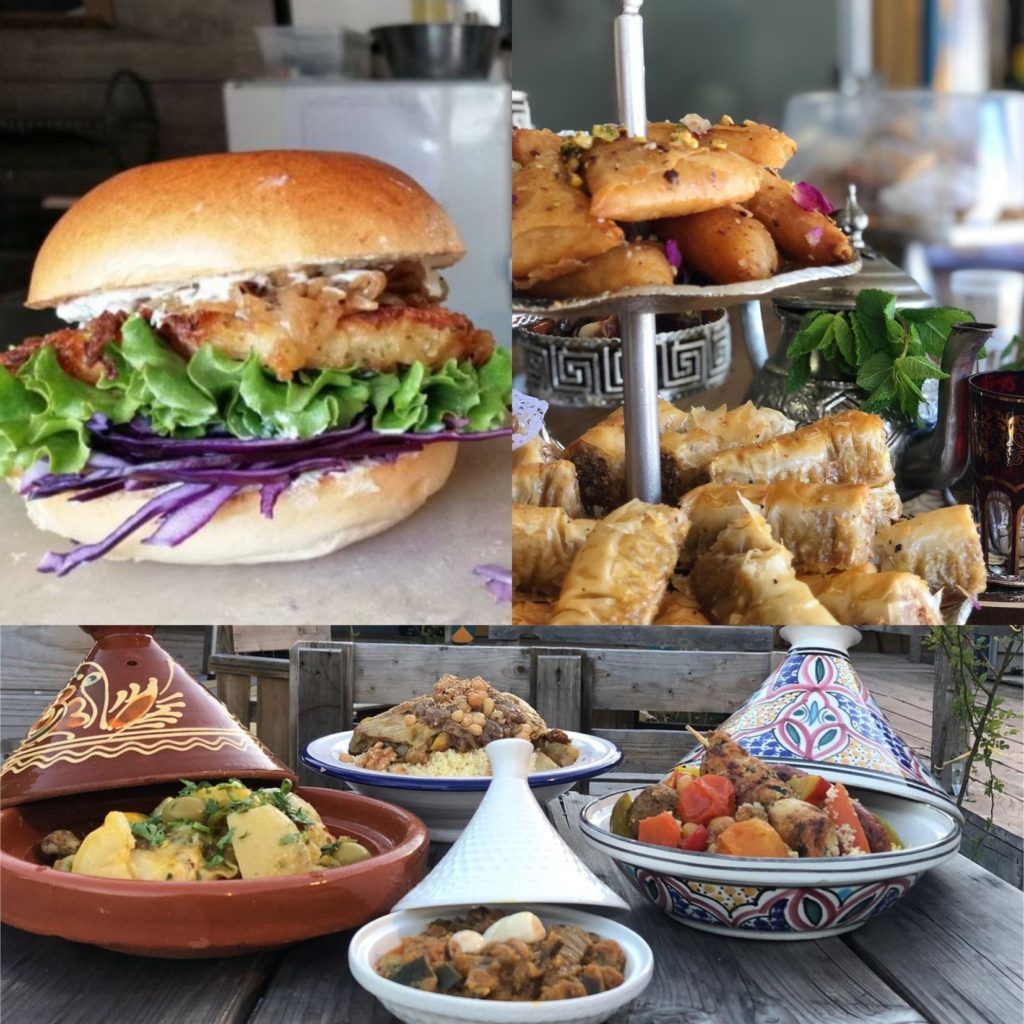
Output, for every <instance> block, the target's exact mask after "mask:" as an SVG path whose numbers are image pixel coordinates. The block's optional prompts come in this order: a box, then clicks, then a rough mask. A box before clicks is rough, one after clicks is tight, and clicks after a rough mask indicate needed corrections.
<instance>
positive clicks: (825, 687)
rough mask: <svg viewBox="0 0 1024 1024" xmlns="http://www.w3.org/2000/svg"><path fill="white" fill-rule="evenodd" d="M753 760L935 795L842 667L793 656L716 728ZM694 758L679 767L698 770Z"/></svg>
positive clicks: (834, 661)
mask: <svg viewBox="0 0 1024 1024" xmlns="http://www.w3.org/2000/svg"><path fill="white" fill-rule="evenodd" d="M723 728H724V729H726V730H727V731H728V732H729V734H730V735H731V736H732V737H733V739H735V740H737V741H738V742H739V743H740V744H741V745H742V746H743V747H744V748H745V749H746V750H748V751H749V752H750V753H751V754H753V755H755V756H756V757H762V758H766V759H768V760H772V761H780V760H803V761H814V762H820V763H822V764H832V765H843V766H847V767H851V768H861V769H866V770H868V771H874V772H880V773H882V774H884V775H892V776H895V777H897V778H901V779H909V780H911V781H913V782H917V783H919V784H920V785H923V786H928V787H934V785H935V783H934V780H932V779H931V777H930V776H929V775H928V774H927V773H926V772H925V770H924V769H923V768H922V767H921V764H920V763H919V762H918V760H917V758H916V757H915V756H914V753H913V751H911V749H910V748H909V747H908V746H907V744H906V742H904V740H902V739H901V738H900V737H899V736H898V735H897V734H896V733H895V732H894V731H893V729H892V727H891V726H890V725H889V723H888V722H887V721H886V720H885V716H884V715H883V714H882V711H881V709H880V708H879V707H878V705H877V704H876V703H875V701H874V699H873V698H872V696H871V694H870V693H868V690H867V687H865V686H864V684H863V683H862V682H861V680H860V679H859V678H858V676H857V674H856V672H854V671H853V666H852V665H851V664H850V662H849V660H848V659H847V658H846V657H844V656H842V655H840V654H834V653H831V652H827V651H808V650H794V651H791V652H790V655H789V657H788V658H786V660H785V661H784V662H783V663H782V664H781V665H780V666H779V668H778V669H776V671H775V672H773V673H772V675H770V676H769V677H768V679H767V680H766V681H765V682H764V683H763V684H762V685H761V687H760V688H759V689H758V690H757V692H756V693H754V695H753V696H752V697H751V698H750V699H749V700H748V701H747V702H746V704H744V705H743V707H742V708H740V710H739V711H737V712H736V714H734V715H733V716H732V717H731V718H730V719H729V720H728V722H726V723H725V725H724V726H723ZM702 753H703V752H702V751H701V750H700V749H699V748H698V749H697V750H695V751H694V752H693V753H692V754H691V755H690V756H689V757H688V758H687V759H686V761H684V763H690V762H697V761H699V760H700V758H701V756H702Z"/></svg>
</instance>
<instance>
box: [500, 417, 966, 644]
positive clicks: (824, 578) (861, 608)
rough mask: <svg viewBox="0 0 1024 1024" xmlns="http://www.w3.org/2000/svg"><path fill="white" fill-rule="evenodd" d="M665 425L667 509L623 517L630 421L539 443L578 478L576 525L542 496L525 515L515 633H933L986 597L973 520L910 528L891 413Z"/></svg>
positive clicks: (519, 529)
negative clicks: (606, 629)
mask: <svg viewBox="0 0 1024 1024" xmlns="http://www.w3.org/2000/svg"><path fill="white" fill-rule="evenodd" d="M658 420H659V430H660V451H661V484H662V497H663V501H664V504H661V505H649V504H645V503H644V502H640V501H632V502H629V503H625V490H626V483H625V479H626V445H625V424H624V418H623V413H622V410H621V409H617V410H615V411H614V412H613V413H612V414H611V415H609V416H608V417H606V418H605V419H604V420H602V421H601V422H600V423H598V424H596V425H595V426H594V427H592V428H590V429H589V430H587V431H586V432H585V433H584V434H583V435H581V436H580V437H578V438H577V439H576V440H575V441H572V442H570V444H569V445H568V446H567V447H566V448H565V449H564V450H563V449H559V448H558V447H557V445H556V444H555V443H554V442H551V441H546V442H545V444H544V445H537V446H534V447H535V448H536V453H535V455H533V456H529V457H531V458H532V457H536V458H547V459H550V460H555V461H552V462H551V463H550V464H551V465H558V466H563V467H566V466H572V467H573V469H574V471H575V475H576V479H575V483H576V485H577V487H576V490H575V491H574V492H573V493H574V496H576V495H578V498H579V511H578V512H577V513H575V514H574V513H573V512H571V511H570V510H569V508H568V507H566V506H565V505H563V504H561V503H560V502H559V501H557V500H551V501H550V502H547V501H545V499H544V496H543V494H542V493H541V494H537V493H534V494H531V495H530V501H531V503H530V504H522V505H518V506H516V507H515V508H514V510H513V514H512V522H513V529H512V572H513V584H514V591H515V592H514V595H513V618H514V621H515V623H516V624H517V625H548V624H550V625H596V624H602V625H614V624H631V625H632V624H636V625H649V624H652V623H653V624H657V625H704V624H714V625H721V624H729V625H773V626H774V625H799V624H818V623H825V624H832V623H836V622H840V623H845V624H848V625H858V624H860V625H865V624H869V625H926V624H932V623H940V622H956V621H958V620H959V618H960V617H961V616H962V615H963V614H964V611H965V609H964V604H965V601H967V600H969V599H971V598H973V597H974V596H975V595H977V594H978V593H980V592H981V591H982V590H983V589H984V587H985V579H986V577H985V564H984V558H983V556H982V552H981V544H980V540H979V538H978V530H977V527H976V525H975V523H974V518H973V516H972V513H971V509H970V507H969V506H966V505H959V506H954V507H952V508H946V509H939V510H937V511H934V512H925V513H922V514H920V515H917V516H914V517H913V518H910V519H906V520H901V519H900V517H901V515H902V514H903V508H902V504H901V502H900V497H899V494H898V492H897V490H896V486H895V483H894V479H893V470H892V463H891V461H890V455H889V448H888V446H887V444H886V437H885V426H884V424H883V422H882V420H881V419H880V418H879V417H878V416H874V415H872V414H870V413H864V412H860V411H858V410H845V411H843V412H840V413H836V414H834V415H832V416H827V417H825V418H823V419H821V420H819V421H817V422H816V423H811V424H808V425H806V426H803V427H800V428H798V429H796V425H795V424H794V423H793V422H792V421H791V420H788V419H786V417H785V416H783V415H782V414H781V413H779V412H777V411H775V410H773V409H758V408H756V407H755V406H754V405H752V404H751V403H747V404H746V405H743V406H740V407H739V408H736V409H728V408H727V407H726V406H721V407H720V408H717V409H705V408H703V407H700V406H696V407H694V408H691V409H689V410H681V409H677V408H676V407H675V406H672V405H670V404H669V403H668V402H659V405H658ZM541 448H543V449H544V451H543V452H541ZM566 472H567V471H566ZM574 504H575V502H574ZM549 506H550V507H549ZM897 520H899V521H897Z"/></svg>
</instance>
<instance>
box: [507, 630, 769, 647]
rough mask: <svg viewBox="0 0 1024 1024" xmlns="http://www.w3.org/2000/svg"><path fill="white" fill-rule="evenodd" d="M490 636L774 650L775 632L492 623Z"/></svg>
mask: <svg viewBox="0 0 1024 1024" xmlns="http://www.w3.org/2000/svg"><path fill="white" fill-rule="evenodd" d="M490 636H491V639H492V640H522V641H524V642H531V641H540V642H542V643H544V644H546V645H548V646H552V645H556V644H557V645H558V646H559V647H641V648H659V649H664V650H675V651H770V650H771V648H772V643H773V641H774V637H775V631H774V630H773V629H771V628H770V627H761V626H613V627H608V626H595V627H591V626H491V629H490Z"/></svg>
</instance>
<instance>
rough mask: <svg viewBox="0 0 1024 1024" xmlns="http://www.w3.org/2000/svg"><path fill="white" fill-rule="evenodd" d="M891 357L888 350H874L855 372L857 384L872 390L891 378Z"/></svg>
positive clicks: (866, 389)
mask: <svg viewBox="0 0 1024 1024" xmlns="http://www.w3.org/2000/svg"><path fill="white" fill-rule="evenodd" d="M892 367H893V359H892V356H891V355H889V353H888V352H876V353H875V354H874V355H873V356H871V357H869V358H868V359H867V360H866V361H865V362H864V364H863V365H862V366H861V368H860V370H859V371H858V372H857V386H858V387H861V388H863V389H864V390H865V391H874V390H875V389H876V388H877V387H878V386H879V385H880V384H881V383H882V382H883V381H884V380H891V379H892Z"/></svg>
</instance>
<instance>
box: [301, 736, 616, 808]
mask: <svg viewBox="0 0 1024 1024" xmlns="http://www.w3.org/2000/svg"><path fill="white" fill-rule="evenodd" d="M566 735H567V736H568V737H569V739H570V740H572V742H573V744H574V745H575V746H576V747H578V748H579V751H580V756H579V758H578V759H577V761H576V763H575V764H572V765H569V766H568V767H567V768H554V769H552V770H551V771H547V772H534V773H532V774H531V775H530V776H529V778H528V781H529V783H530V788H531V789H539V788H541V787H543V786H570V785H572V784H573V783H574V782H582V781H583V780H584V779H592V778H593V777H594V776H595V775H601V774H603V773H604V772H608V771H611V770H612V769H613V768H614V767H615V766H616V765H617V764H618V763H619V762H620V761H621V760H622V751H621V750H619V748H618V747H617V746H615V744H614V743H612V742H610V741H609V740H605V739H601V737H600V736H588V735H587V734H586V733H582V732H566ZM351 738H352V732H351V730H349V731H348V732H335V733H331V734H330V735H328V736H321V737H320V738H319V739H317V740H313V741H312V742H311V743H307V744H306V747H305V749H304V750H303V751H302V754H301V755H300V760H301V761H302V763H303V764H304V765H305V766H306V767H307V768H311V769H312V770H313V771H315V772H320V773H321V774H323V775H330V776H331V777H332V778H335V779H343V780H344V781H345V782H349V783H354V784H355V785H359V786H381V787H382V788H386V789H419V790H424V789H433V790H444V791H446V792H449V793H473V792H477V791H480V792H482V791H483V790H485V789H487V787H488V786H489V785H490V783H491V779H490V776H487V775H480V776H477V777H476V778H437V777H427V776H422V775H394V774H391V773H389V772H374V771H370V770H369V769H367V768H357V767H356V766H355V765H353V764H346V763H344V762H343V761H339V760H338V755H339V754H344V753H347V752H348V744H349V740H351Z"/></svg>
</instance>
